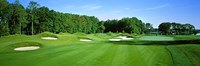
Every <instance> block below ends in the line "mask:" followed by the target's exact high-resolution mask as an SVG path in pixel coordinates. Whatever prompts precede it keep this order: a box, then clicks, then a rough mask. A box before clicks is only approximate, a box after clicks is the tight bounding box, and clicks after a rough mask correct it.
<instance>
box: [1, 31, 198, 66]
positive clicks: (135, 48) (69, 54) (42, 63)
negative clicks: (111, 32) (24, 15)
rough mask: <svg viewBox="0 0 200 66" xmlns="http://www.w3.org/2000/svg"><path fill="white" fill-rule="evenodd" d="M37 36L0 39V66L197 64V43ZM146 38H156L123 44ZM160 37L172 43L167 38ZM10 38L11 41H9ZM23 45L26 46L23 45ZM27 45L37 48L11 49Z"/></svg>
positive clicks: (95, 35)
mask: <svg viewBox="0 0 200 66" xmlns="http://www.w3.org/2000/svg"><path fill="white" fill-rule="evenodd" d="M41 36H42V35H41V34H39V35H35V36H25V35H12V36H6V37H2V38H0V41H1V44H0V48H1V49H0V57H1V58H0V66H199V65H200V63H199V62H200V60H199V59H200V51H199V50H200V45H198V44H181V45H176V44H174V45H154V44H152V45H140V44H136V45H135V43H133V45H129V44H126V43H123V42H124V41H123V42H114V43H113V42H111V41H109V38H112V37H113V36H108V35H106V34H88V35H77V34H56V35H55V36H57V37H58V40H44V39H41ZM102 36H103V37H102ZM147 37H148V38H149V37H156V36H143V37H139V38H138V39H137V40H136V39H134V40H129V41H126V42H127V43H131V41H138V42H139V41H140V40H141V41H144V40H142V39H144V38H145V39H147ZM160 37H161V38H165V40H172V38H170V37H167V38H166V37H162V36H160ZM12 38H15V39H13V40H11V39H12ZM19 38H20V39H19ZM80 38H90V39H91V40H92V41H90V42H82V41H80V40H79V39H80ZM156 38H158V37H156ZM176 38H180V37H178V36H177V37H176ZM196 38H198V37H196ZM70 39H71V40H70ZM22 40H23V41H22ZM174 40H175V39H174ZM152 41H155V40H154V39H153V40H152ZM31 42H32V43H34V44H32V43H31ZM24 43H26V45H23V44H24ZM37 43H38V44H37ZM28 45H31V46H33V45H34V46H40V47H41V48H40V49H38V50H31V51H14V50H13V49H14V48H15V47H18V46H28Z"/></svg>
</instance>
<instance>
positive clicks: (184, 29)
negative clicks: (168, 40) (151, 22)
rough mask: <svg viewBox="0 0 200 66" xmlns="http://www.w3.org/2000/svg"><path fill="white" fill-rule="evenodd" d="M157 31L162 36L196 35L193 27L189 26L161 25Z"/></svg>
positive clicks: (178, 24) (173, 23) (176, 24)
mask: <svg viewBox="0 0 200 66" xmlns="http://www.w3.org/2000/svg"><path fill="white" fill-rule="evenodd" d="M159 31H160V32H161V33H162V34H164V35H191V34H196V31H195V27H194V26H193V25H191V24H180V23H175V22H172V23H169V22H165V23H161V24H160V25H159Z"/></svg>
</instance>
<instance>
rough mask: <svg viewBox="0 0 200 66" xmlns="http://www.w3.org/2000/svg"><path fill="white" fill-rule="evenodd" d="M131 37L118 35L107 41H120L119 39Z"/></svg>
mask: <svg viewBox="0 0 200 66" xmlns="http://www.w3.org/2000/svg"><path fill="white" fill-rule="evenodd" d="M132 39H133V38H128V37H127V36H118V37H116V38H114V39H109V41H121V40H132Z"/></svg>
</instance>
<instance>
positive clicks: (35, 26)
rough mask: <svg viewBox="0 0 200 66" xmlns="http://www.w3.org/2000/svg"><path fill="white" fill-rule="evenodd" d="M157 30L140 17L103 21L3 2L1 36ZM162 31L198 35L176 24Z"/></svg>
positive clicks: (162, 26) (190, 27)
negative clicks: (46, 32)
mask: <svg viewBox="0 0 200 66" xmlns="http://www.w3.org/2000/svg"><path fill="white" fill-rule="evenodd" d="M153 29H154V28H153V27H152V25H151V24H150V23H144V22H143V21H142V20H140V19H138V18H137V17H131V18H129V17H125V18H122V19H120V20H117V19H113V20H109V19H108V20H106V21H100V20H99V19H98V18H97V17H95V16H87V15H78V14H71V13H62V12H58V11H55V10H50V9H49V8H48V7H45V6H41V5H39V4H38V3H37V2H34V1H31V2H30V3H29V5H28V6H27V7H24V6H22V4H20V2H19V0H16V1H15V2H14V3H9V2H7V0H0V36H6V35H12V34H25V35H34V34H38V33H42V32H45V31H48V32H52V33H60V32H64V33H76V32H82V33H87V34H90V33H106V32H116V33H117V32H126V33H134V34H147V33H149V32H151V31H152V30H153ZM159 32H160V33H161V34H163V35H170V34H176V35H186V34H187V35H189V34H195V33H196V31H195V27H194V26H193V25H191V24H179V23H175V22H173V23H169V22H164V23H162V24H160V25H159Z"/></svg>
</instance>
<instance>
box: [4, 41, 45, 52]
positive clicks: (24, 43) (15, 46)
mask: <svg viewBox="0 0 200 66" xmlns="http://www.w3.org/2000/svg"><path fill="white" fill-rule="evenodd" d="M27 46H39V47H42V44H40V43H38V42H19V43H14V44H10V45H7V46H6V47H4V48H2V49H3V51H2V52H12V51H13V49H14V48H18V47H27Z"/></svg>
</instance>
